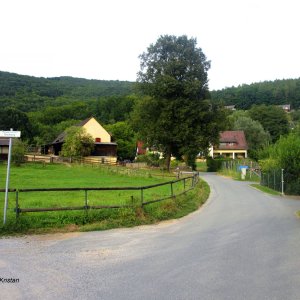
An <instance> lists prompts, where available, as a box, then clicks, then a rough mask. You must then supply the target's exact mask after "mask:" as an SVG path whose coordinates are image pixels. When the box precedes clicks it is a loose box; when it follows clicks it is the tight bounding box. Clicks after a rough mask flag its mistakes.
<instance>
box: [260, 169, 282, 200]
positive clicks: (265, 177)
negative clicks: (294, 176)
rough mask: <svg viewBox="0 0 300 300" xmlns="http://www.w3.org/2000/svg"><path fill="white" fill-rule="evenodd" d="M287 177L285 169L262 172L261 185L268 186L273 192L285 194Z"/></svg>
mask: <svg viewBox="0 0 300 300" xmlns="http://www.w3.org/2000/svg"><path fill="white" fill-rule="evenodd" d="M285 175H286V174H284V170H283V169H277V170H271V171H269V172H261V179H260V185H262V186H266V187H268V188H270V189H272V190H275V191H277V192H280V193H282V194H284V192H285V182H284V181H285Z"/></svg>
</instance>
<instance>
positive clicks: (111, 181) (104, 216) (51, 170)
mask: <svg viewBox="0 0 300 300" xmlns="http://www.w3.org/2000/svg"><path fill="white" fill-rule="evenodd" d="M4 171H5V169H4V168H0V175H1V173H2V174H3V175H4ZM2 178H3V177H2ZM169 180H172V179H171V178H169V177H166V178H164V177H159V178H157V177H155V175H154V174H152V173H151V172H149V171H148V170H146V171H145V170H144V171H140V170H139V171H131V170H127V169H125V168H122V169H118V168H92V167H85V166H73V165H72V166H63V165H46V166H45V165H37V164H28V165H24V166H22V167H21V168H12V170H11V188H38V187H42V188H48V187H87V186H88V187H101V186H107V187H108V186H143V185H149V184H155V183H159V182H166V181H169ZM3 184H4V182H3V181H2V182H1V180H0V187H1V188H2V187H3ZM180 184H181V185H182V182H181V183H179V184H178V185H177V184H175V185H174V186H173V188H174V192H175V193H176V191H180V189H182V186H180ZM169 189H170V187H169V186H162V187H159V188H157V189H156V188H155V189H151V190H148V191H147V192H146V191H145V193H144V199H145V200H146V201H147V199H149V200H150V199H153V198H154V199H156V198H161V197H162V196H166V195H169V194H170V190H169ZM0 195H1V198H4V193H0ZM208 195H209V187H208V185H207V184H206V183H205V182H203V181H200V182H199V183H198V184H197V186H196V188H195V189H194V190H191V191H189V192H187V193H186V194H185V195H181V196H178V197H176V198H173V199H168V200H164V201H161V202H158V203H153V204H149V205H146V206H144V207H141V205H140V195H134V194H132V191H129V192H122V191H113V192H106V191H105V192H102V194H100V193H98V192H91V193H90V192H89V195H88V197H89V205H93V204H94V205H102V204H110V205H111V204H130V205H132V204H133V207H131V208H120V209H99V210H86V211H56V212H40V213H22V214H21V215H20V217H19V218H18V220H16V217H15V214H14V212H13V209H14V206H15V203H14V197H13V195H11V196H10V197H9V210H8V218H7V224H6V225H5V226H3V225H2V224H0V236H1V235H2V236H3V235H12V234H27V233H46V232H69V231H89V230H104V229H110V228H117V227H132V226H136V225H142V224H152V223H156V222H159V221H161V220H167V219H173V218H179V217H182V216H184V215H186V214H188V213H190V212H192V211H194V210H196V209H197V208H198V207H199V206H200V205H201V204H202V203H204V202H205V200H206V199H207V198H208ZM2 196H3V197H2ZM83 200H84V194H83V193H82V192H41V193H38V192H37V193H23V194H22V193H20V196H19V204H20V207H21V208H26V207H59V206H68V205H70V206H74V205H75V206H76V205H83V202H84V201H83ZM0 209H1V211H0V217H1V220H0V222H1V221H2V217H3V215H2V213H3V201H1V203H0Z"/></svg>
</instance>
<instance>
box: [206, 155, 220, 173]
mask: <svg viewBox="0 0 300 300" xmlns="http://www.w3.org/2000/svg"><path fill="white" fill-rule="evenodd" d="M222 162H223V160H222V159H219V158H215V159H214V158H212V157H208V158H207V159H206V164H207V172H217V171H219V170H220V169H221V167H222Z"/></svg>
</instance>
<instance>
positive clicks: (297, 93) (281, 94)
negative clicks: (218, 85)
mask: <svg viewBox="0 0 300 300" xmlns="http://www.w3.org/2000/svg"><path fill="white" fill-rule="evenodd" d="M211 98H212V100H214V101H222V102H223V103H224V104H225V105H235V106H236V108H238V109H249V108H250V107H251V106H252V105H254V104H266V105H280V104H290V105H291V108H292V109H298V108H300V78H298V79H282V80H275V81H264V82H258V83H252V84H243V85H240V86H238V87H230V88H225V89H222V90H217V91H212V92H211Z"/></svg>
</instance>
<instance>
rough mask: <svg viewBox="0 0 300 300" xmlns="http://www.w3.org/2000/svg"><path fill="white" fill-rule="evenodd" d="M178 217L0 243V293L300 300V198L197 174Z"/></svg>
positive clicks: (45, 296)
mask: <svg viewBox="0 0 300 300" xmlns="http://www.w3.org/2000/svg"><path fill="white" fill-rule="evenodd" d="M203 177H204V179H205V180H207V181H208V182H209V184H210V185H211V191H212V192H211V197H210V200H209V201H208V202H207V204H206V205H205V206H204V207H203V208H202V209H200V210H199V211H197V212H195V213H193V214H191V215H189V216H187V217H185V218H183V219H181V220H177V221H171V222H166V223H162V224H159V225H153V226H142V227H138V228H133V229H117V230H110V231H106V232H90V233H72V234H55V235H44V236H30V237H24V238H10V239H2V240H0V277H2V278H19V280H20V282H19V283H1V282H0V299H110V300H113V299H230V300H232V299H255V300H257V299H259V300H260V299H280V300H282V299H288V300H290V299H300V220H299V219H298V218H297V217H296V216H295V211H296V210H300V201H297V200H288V199H283V198H280V197H272V196H269V195H265V194H263V193H261V192H259V191H257V190H255V189H253V188H251V187H249V186H248V184H247V183H244V182H236V181H232V180H230V179H226V178H222V177H218V176H215V175H208V174H204V175H203Z"/></svg>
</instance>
